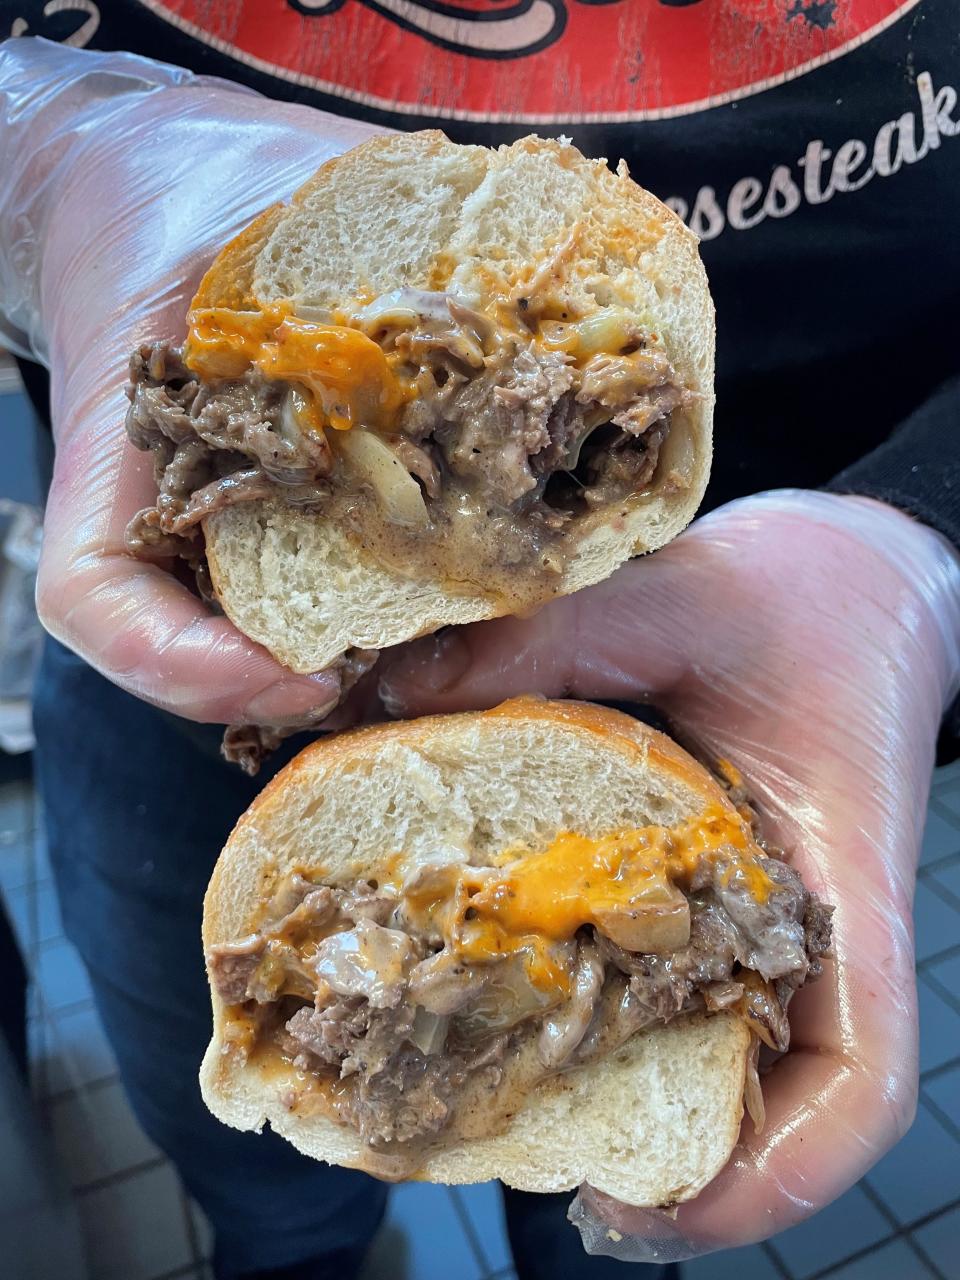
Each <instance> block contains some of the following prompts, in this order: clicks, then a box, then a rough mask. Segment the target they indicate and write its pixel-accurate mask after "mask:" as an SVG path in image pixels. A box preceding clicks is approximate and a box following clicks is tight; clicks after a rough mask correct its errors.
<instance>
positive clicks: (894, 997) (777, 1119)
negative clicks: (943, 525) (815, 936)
mask: <svg viewBox="0 0 960 1280" xmlns="http://www.w3.org/2000/svg"><path fill="white" fill-rule="evenodd" d="M958 645H960V558H958V557H957V555H956V553H955V552H954V550H953V549H952V548H951V547H950V546H949V545H948V544H947V543H946V542H945V541H944V540H943V539H941V538H940V537H939V536H938V535H937V534H935V533H933V532H932V531H931V530H929V529H928V528H926V527H924V526H922V525H919V524H917V523H916V522H914V521H913V520H911V519H909V518H908V517H907V516H905V515H903V514H901V513H900V512H898V511H896V510H894V509H893V508H890V507H886V506H884V505H882V504H880V503H875V502H872V501H870V500H869V499H861V498H849V497H834V496H830V495H826V494H818V493H803V492H792V491H790V492H778V493H769V494H764V495H761V496H759V497H756V498H749V499H745V500H743V501H740V502H736V503H733V504H731V505H730V506H727V507H725V508H722V509H721V510H719V511H716V512H714V513H713V514H711V515H708V516H706V517H705V518H704V519H702V520H700V521H698V522H697V523H696V524H695V525H694V526H693V527H692V528H691V529H689V530H688V531H687V532H686V533H685V534H683V535H682V536H681V537H680V538H678V539H677V541H676V542H674V543H672V544H671V545H670V546H668V547H666V548H664V549H663V550H661V551H658V552H657V553H656V554H655V555H653V556H650V557H648V558H646V559H643V560H637V561H633V562H632V563H630V564H628V565H626V566H624V567H623V568H622V569H620V570H619V572H617V573H616V574H614V576H613V577H612V578H610V579H609V581H607V582H605V583H603V584H602V585H600V586H597V587H593V588H591V589H589V590H587V591H583V592H581V593H580V594H579V595H576V596H572V597H570V598H567V599H564V600H560V601H557V602H556V603H555V604H552V605H550V606H548V607H546V608H544V609H543V610H542V611H541V612H540V613H538V614H536V615H535V616H534V617H533V618H530V619H527V620H521V619H515V618H511V619H501V620H498V621H496V622H490V623H482V624H479V625H477V626H475V627H471V628H466V629H464V630H461V631H451V632H449V633H447V634H446V635H442V636H439V637H436V638H433V639H428V640H422V641H418V642H417V643H416V644H415V645H412V646H410V648H409V649H407V650H406V651H405V652H402V653H400V654H398V655H397V656H396V657H395V659H394V660H393V661H392V664H391V665H390V666H389V667H387V668H386V669H385V670H384V672H383V674H382V676H381V684H380V688H381V696H382V697H383V699H384V702H385V704H386V705H387V707H388V708H389V709H390V710H391V711H392V712H394V713H396V714H405V715H406V714H411V713H421V712H430V711H439V710H444V711H446V710H453V709H461V708H466V707H485V706H489V705H491V704H493V703H496V702H498V701H500V700H501V699H502V698H505V697H507V696H509V695H512V694H517V693H521V692H526V691H539V692H541V693H545V694H548V695H553V696H561V695H570V696H573V697H578V698H603V699H627V700H634V701H639V700H651V701H654V702H655V703H656V704H657V706H658V707H660V708H662V710H663V711H664V712H666V713H667V715H668V716H669V717H670V718H671V720H672V721H673V722H674V723H675V724H676V725H677V726H678V727H679V729H681V730H682V731H683V732H684V733H685V734H688V735H689V736H690V737H691V738H692V739H693V740H694V741H695V742H697V743H698V744H700V745H701V746H702V747H703V748H704V749H705V750H706V751H707V752H708V753H709V754H710V755H711V756H713V757H717V756H719V757H725V758H726V759H728V760H730V761H732V762H733V764H734V765H736V766H737V768H738V769H740V771H741V772H742V773H743V776H744V781H745V785H746V786H747V788H748V789H749V790H750V792H751V793H752V795H753V797H754V798H755V800H756V802H757V803H758V807H759V809H760V812H761V816H762V819H763V823H764V829H765V831H766V832H767V834H768V835H769V836H770V838H771V839H772V840H773V841H775V842H776V843H777V844H779V845H782V846H783V847H784V848H785V849H787V850H788V851H789V852H790V854H791V855H792V858H793V861H794V863H795V865H796V866H797V868H798V869H799V871H800V872H801V874H802V875H803V878H804V880H805V882H806V884H807V885H808V886H809V887H810V888H811V889H814V890H816V892H817V893H819V894H820V895H821V897H822V898H823V899H824V900H825V901H827V902H830V903H834V904H836V914H835V916H834V946H833V952H834V959H833V961H832V963H831V962H828V963H827V965H826V970H825V973H824V976H823V978H821V980H820V981H819V982H817V983H815V984H813V985H811V986H809V987H806V988H804V989H803V990H802V991H801V992H800V993H799V994H798V995H797V996H796V998H795V1000H794V1001H793V1003H791V1005H790V1022H791V1026H792V1041H793V1042H792V1046H791V1049H790V1052H789V1053H788V1054H787V1055H786V1056H785V1057H784V1058H783V1059H781V1060H780V1061H779V1062H778V1063H777V1064H776V1065H775V1066H774V1068H773V1070H772V1071H771V1073H770V1074H769V1075H768V1076H767V1077H766V1079H765V1081H764V1095H765V1100H766V1113H767V1117H766V1124H765V1127H764V1128H763V1130H762V1132H760V1133H755V1132H754V1131H753V1127H752V1125H751V1124H750V1122H749V1121H747V1122H746V1123H745V1124H744V1127H743V1132H742V1134H741V1141H740V1143H739V1145H738V1146H737V1148H736V1151H735V1152H734V1155H733V1158H732V1159H731V1161H730V1163H729V1165H728V1166H727V1167H726V1168H725V1169H724V1171H723V1172H722V1173H721V1174H720V1176H719V1177H718V1178H717V1179H716V1180H715V1181H714V1182H713V1183H712V1184H711V1185H710V1186H709V1187H708V1188H707V1189H706V1190H705V1191H703V1192H702V1193H701V1195H700V1196H699V1197H698V1198H697V1199H696V1200H694V1201H691V1202H690V1203H688V1204H684V1205H682V1206H681V1207H680V1209H679V1212H678V1213H677V1215H676V1218H675V1219H673V1218H671V1217H669V1216H668V1215H667V1214H665V1213H661V1212H657V1211H652V1212H648V1211H640V1210H636V1209H631V1208H628V1207H626V1206H624V1205H620V1204H618V1203H616V1202H614V1201H612V1200H610V1199H608V1198H606V1197H604V1196H601V1195H599V1194H598V1193H596V1192H594V1191H592V1190H591V1189H590V1188H589V1187H584V1188H582V1189H581V1192H580V1194H579V1196H578V1198H577V1199H576V1201H575V1202H574V1204H573V1206H572V1209H571V1217H572V1219H573V1221H574V1222H575V1223H576V1224H577V1226H578V1227H579V1228H580V1231H581V1234H582V1236H583V1240H584V1244H585V1246H586V1248H587V1249H588V1250H589V1251H590V1252H593V1253H606V1254H611V1255H613V1256H615V1257H618V1258H624V1259H630V1260H634V1261H654V1260H656V1261H672V1260H681V1259H683V1258H689V1257H692V1256H695V1255H696V1254H700V1253H706V1252H709V1251H710V1250H713V1249H721V1248H729V1247H732V1246H735V1245H742V1244H746V1243H749V1242H751V1241H755V1240H760V1239H763V1238H765V1237H767V1236H770V1235H773V1234H774V1233H775V1232H777V1231H781V1230H783V1229H784V1228H785V1227H789V1226H790V1225H792V1224H793V1223H795V1222H797V1221H799V1220H800V1219H801V1218H804V1217H806V1216H807V1215H808V1214H811V1213H813V1212H815V1211H816V1210H817V1209H819V1208H822V1207H823V1206H824V1205H826V1204H828V1203H829V1202H830V1201H831V1200H833V1199H834V1198H835V1197H836V1196H838V1195H840V1193H841V1192H842V1191H844V1190H845V1189H846V1188H847V1187H849V1186H850V1185H851V1184H852V1183H853V1182H855V1181H856V1180H857V1179H858V1178H859V1177H861V1175H862V1174H863V1173H865V1172H866V1170H867V1169H868V1168H869V1167H870V1166H871V1165H872V1164H873V1163H874V1161H876V1160H877V1159H878V1158H879V1157H880V1156H881V1155H882V1154H883V1153H884V1152H885V1151H886V1150H887V1149H888V1148H889V1147H890V1146H891V1145H892V1144H893V1143H894V1142H895V1141H896V1140H897V1139H898V1138H899V1137H900V1136H901V1135H902V1134H903V1133H904V1131H905V1130H906V1129H907V1127H908V1126H909V1124H910V1122H911V1120H912V1117H913V1113H914V1108H915V1100H916V1091H917V1005H916V992H915V986H914V970H913V946H912V925H911V906H912V899H913V888H914V872H915V866H916V862H917V851H918V848H919V843H920V837H921V832H922V826H923V819H924V810H925V803H926V798H927V791H928V787H929V781H930V771H931V766H932V763H933V755H934V743H935V738H936V733H937V727H938V724H939V721H940V717H941V714H942V710H943V708H944V705H945V702H946V701H947V699H948V698H949V697H950V696H951V695H952V693H953V691H954V689H955V686H956V681H957V672H958V661H960V659H958ZM570 1140H571V1142H576V1134H573V1133H571V1135H570Z"/></svg>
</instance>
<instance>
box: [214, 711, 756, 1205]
mask: <svg viewBox="0 0 960 1280" xmlns="http://www.w3.org/2000/svg"><path fill="white" fill-rule="evenodd" d="M708 804H711V805H720V806H728V805H729V802H728V801H727V799H726V797H725V795H724V793H723V792H722V790H721V789H720V788H719V787H718V786H717V784H716V783H715V782H714V780H713V779H712V778H711V777H710V776H709V775H708V774H707V773H706V771H705V770H703V769H702V768H701V767H700V766H699V765H698V764H696V763H695V762H694V761H693V760H692V759H691V758H690V757H689V756H687V755H686V754H685V753H684V752H683V751H681V750H680V748H678V747H677V746H676V745H675V744H674V743H672V742H671V741H670V740H669V739H667V738H665V737H664V736H663V735H662V734H659V733H656V732H654V731H653V730H651V729H648V728H647V727H645V726H644V725H641V724H639V723H637V722H636V721H634V720H631V719H630V718H629V717H627V716H623V715H620V714H619V713H617V712H613V711H607V710H602V709H600V708H597V707H591V706H587V705H584V704H577V703H556V702H547V701H543V700H540V699H533V698H520V699H515V700H513V701H511V702H508V703H505V704H504V705H503V706H501V707H498V708H497V709H496V710H494V711H489V712H485V713H476V714H465V715H456V716H446V717H444V716H438V717H431V718H428V719H423V720H418V721H411V722H409V723H405V724H391V725H382V726H377V727H374V728H368V729H362V730H359V731H356V732H353V733H347V734H343V735H340V736H339V737H336V738H330V739H326V740H320V741H318V742H316V743H314V744H313V745H311V746H309V747H307V749H306V750H305V751H302V752H301V753H300V755H299V756H297V757H296V759H295V760H293V761H292V762H291V763H290V764H289V765H288V766H287V768H286V769H284V770H283V772H282V773H280V774H279V775H278V776H277V777H276V778H275V779H274V780H273V782H271V783H270V785H269V786H268V787H267V788H266V789H265V790H264V792H263V793H262V794H261V795H260V796H259V797H258V798H257V799H256V800H255V801H254V803H253V805H251V807H250V808H249V809H248V810H247V812H246V813H245V814H244V816H243V817H242V818H241V819H240V821H239V822H238V824H237V826H236V828H235V829H234V831H233V834H232V835H231V836H230V839H229V841H228V842H227V845H226V847H225V849H224V851H223V853H222V854H221V856H220V860H219V861H218V863H217V866H216V868H215V870H214V873H213V877H212V879H211V881H210V886H209V889H208V891H207V896H206V899H205V902H204V917H203V941H204V946H205V947H209V946H210V945H212V944H213V943H216V942H224V941H228V940H230V939H232V938H236V937H238V936H240V935H241V934H242V933H243V932H244V931H245V930H246V928H247V926H248V923H249V920H250V917H251V914H252V912H253V909H254V907H255V904H256V902H257V900H258V897H259V895H260V894H261V892H262V891H263V887H264V884H265V883H269V882H270V881H271V880H272V879H273V878H274V877H279V876H282V875H283V874H285V872H286V871H288V870H290V869H292V868H293V867H295V866H296V867H301V868H303V867H306V868H315V869H318V870H319V869H321V868H322V871H323V876H324V879H325V880H326V881H327V882H329V883H332V884H336V883H340V882H343V883H346V882H348V881H352V880H353V879H355V878H356V877H357V876H360V875H364V876H370V875H374V874H376V873H377V871H378V869H379V868H380V866H381V864H382V862H383V860H384V859H386V858H388V857H390V856H391V855H395V854H396V853H397V851H398V850H402V852H403V854H404V856H405V859H406V863H407V865H409V866H410V867H413V866H415V865H416V864H417V863H418V861H423V860H424V859H426V858H435V857H436V856H437V850H438V848H442V847H444V846H446V847H448V848H449V849H451V851H452V850H456V849H458V850H460V851H462V850H464V849H475V850H477V851H478V852H481V853H482V852H484V851H494V850H499V849H502V848H504V847H507V846H509V845H510V844H511V843H516V842H518V841H521V840H522V841H523V842H524V843H525V844H528V845H530V846H531V847H533V848H537V847H545V846H546V844H548V843H549V841H550V840H551V839H552V838H553V837H554V836H555V835H556V834H557V833H558V832H559V831H561V830H565V829H566V830H577V831H581V832H583V833H584V834H586V835H602V834H604V833H606V832H609V831H612V830H616V829H622V828H624V827H630V826H635V825H642V824H644V823H647V822H656V823H665V824H673V823H675V822H679V821H682V820H683V819H684V818H688V817H691V816H694V815H696V814H698V813H700V812H702V810H703V809H704V807H706V805H708ZM451 856H456V855H455V854H454V853H453V852H451ZM460 856H462V852H461V855H460ZM224 1018H225V1015H224V1007H223V1004H222V1002H221V1001H220V999H219V997H218V996H217V995H216V993H214V994H213V1023H214V1026H213V1037H212V1040H211V1042H210V1046H209V1048H208V1050H207V1053H206V1055H205V1057H204V1060H203V1065H202V1068H201V1072H200V1083H201V1088H202V1091H203V1097H204V1100H205V1102H206V1104H207V1106H208V1107H209V1108H210V1110H211V1111H212V1112H213V1113H214V1115H216V1116H217V1117H218V1118H219V1119H220V1120H222V1121H223V1122H224V1123H226V1124H229V1125H232V1126H234V1127H235V1128H238V1129H256V1130H260V1129H262V1127H263V1125H264V1123H269V1124H270V1125H271V1127H272V1128H274V1129H275V1130H276V1131H277V1132H278V1133H280V1134H282V1135H283V1136H284V1137H285V1138H287V1139H288V1140H289V1141H290V1142H292V1143H293V1145H294V1146H296V1147H297V1148H298V1149H299V1150H301V1151H303V1152H305V1153H306V1154H307V1155H310V1156H313V1157H314V1158H316V1159H320V1160H327V1161H329V1162H330V1163H332V1164H341V1165H348V1166H351V1167H354V1168H361V1169H362V1168H365V1167H367V1161H366V1158H365V1152H364V1149H363V1148H362V1146H361V1144H360V1142H359V1140H358V1138H357V1136H356V1134H355V1133H354V1132H353V1131H352V1130H351V1129H349V1128H347V1127H345V1126H341V1125H338V1124H336V1123H334V1122H332V1121H331V1120H329V1119H327V1118H325V1117H324V1116H323V1115H316V1114H315V1115H295V1114H291V1113H290V1112H289V1111H288V1110H287V1109H286V1108H285V1107H284V1106H283V1104H282V1102H281V1100H280V1099H281V1095H282V1094H283V1092H284V1089H285V1087H286V1086H287V1085H289V1084H290V1083H292V1082H293V1080H294V1077H295V1073H294V1072H293V1070H292V1068H286V1067H285V1066H280V1067H278V1065H277V1064H273V1065H272V1067H271V1069H270V1070H269V1071H266V1072H263V1071H260V1070H259V1069H258V1068H257V1067H256V1065H248V1064H245V1063H244V1061H243V1060H242V1058H241V1057H240V1056H239V1055H238V1054H237V1053H236V1051H235V1050H233V1049H231V1048H230V1046H229V1044H228V1042H227V1040H226V1039H225V1037H224V1025H225V1022H224ZM748 1049H749V1032H748V1031H747V1029H746V1027H745V1025H744V1023H743V1022H742V1021H740V1020H739V1019H738V1018H736V1017H734V1016H732V1015H728V1014H718V1015H714V1016H712V1017H709V1018H707V1017H691V1018H688V1019H681V1020H680V1021H679V1022H677V1023H675V1024H671V1025H668V1026H666V1027H659V1028H656V1029H653V1030H649V1031H644V1032H641V1033H639V1034H638V1035H636V1036H635V1037H634V1038H633V1039H632V1040H630V1041H629V1042H628V1043H627V1044H626V1045H625V1046H624V1047H623V1048H621V1049H619V1050H617V1051H616V1052H614V1053H613V1054H612V1055H610V1056H608V1057H606V1058H602V1059H600V1060H598V1061H596V1062H593V1063H591V1064H589V1065H587V1066H585V1067H580V1068H578V1069H576V1070H574V1071H570V1072H568V1073H565V1074H564V1075H562V1076H559V1077H555V1078H553V1079H551V1080H547V1081H545V1082H543V1083H542V1084H540V1085H538V1086H536V1087H535V1088H534V1089H533V1090H532V1091H531V1092H529V1093H528V1094H527V1095H526V1096H525V1098H524V1099H523V1101H522V1103H521V1104H520V1105H519V1107H518V1109H517V1111H516V1113H515V1114H514V1115H513V1116H512V1118H511V1119H510V1121H509V1123H508V1124H507V1127H506V1128H505V1129H504V1130H503V1131H502V1132H498V1133H490V1132H489V1126H487V1127H484V1124H483V1119H482V1117H483V1114H484V1113H483V1098H482V1096H481V1095H479V1094H478V1095H476V1096H473V1095H468V1096H465V1097H464V1098H463V1107H464V1109H465V1112H466V1113H467V1114H468V1115H471V1116H473V1120H474V1128H475V1129H477V1130H478V1136H476V1137H473V1138H464V1139H456V1140H453V1141H449V1143H448V1145H440V1146H438V1147H436V1148H435V1149H434V1151H433V1153H432V1154H430V1155H429V1157H428V1158H427V1159H425V1162H424V1164H423V1167H422V1168H421V1170H420V1171H419V1174H418V1176H419V1177H421V1178H423V1179H425V1180H427V1181H432V1182H447V1183H459V1182H480V1181H485V1180H487V1179H489V1178H495V1177H496V1178H501V1179H502V1180H503V1181H504V1182H506V1183H508V1184H509V1185H510V1186H515V1187H519V1188H521V1189H523V1190H528V1191H561V1190H567V1189H570V1188H572V1187H575V1186H577V1185H579V1183H581V1182H583V1181H586V1182H589V1183H591V1184H592V1185H593V1186H595V1187H597V1188H599V1189H600V1190H602V1191H605V1192H607V1193H609V1194H610V1195H613V1196H616V1197H617V1198H618V1199H619V1200H622V1201H624V1202H626V1203H629V1204H635V1205H647V1206H651V1205H658V1204H667V1203H672V1202H676V1201H680V1200H684V1199H688V1198H690V1197H692V1196H694V1195H696V1194H697V1192H698V1191H700V1190H701V1188H702V1187H704V1186H705V1185H706V1184H707V1183H708V1182H709V1181H710V1179H711V1178H713V1177H714V1176H715V1175H716V1174H717V1173H718V1172H719V1170H720V1169H721V1168H722V1167H723V1165H724V1164H725V1163H726V1161H727V1159H728V1158H729V1155H730V1152H731V1151H732V1149H733V1146H734V1143H735V1142H736V1139H737V1134H738V1132H739V1127H740V1120H741V1116H742V1112H743V1102H742V1099H743V1087H744V1077H745V1071H746V1061H747V1053H748ZM509 1081H510V1066H509V1064H508V1069H507V1074H506V1077H505V1083H506V1084H507V1085H509Z"/></svg>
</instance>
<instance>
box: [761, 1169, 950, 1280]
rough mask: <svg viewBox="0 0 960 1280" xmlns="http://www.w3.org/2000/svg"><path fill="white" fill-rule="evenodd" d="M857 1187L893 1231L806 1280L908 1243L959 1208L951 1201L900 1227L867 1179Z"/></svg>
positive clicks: (815, 1279) (819, 1278)
mask: <svg viewBox="0 0 960 1280" xmlns="http://www.w3.org/2000/svg"><path fill="white" fill-rule="evenodd" d="M857 1185H858V1186H860V1187H862V1189H863V1191H864V1194H865V1195H866V1196H867V1198H868V1199H869V1200H870V1201H871V1202H872V1204H873V1206H874V1208H875V1209H876V1210H877V1211H878V1212H879V1213H880V1214H882V1216H883V1217H884V1219H885V1220H886V1221H887V1222H889V1223H892V1224H893V1226H894V1227H895V1230H894V1231H893V1232H892V1233H891V1234H890V1235H888V1236H884V1237H883V1239H882V1240H876V1241H874V1243H873V1244H869V1245H866V1246H865V1247H864V1248H863V1249H858V1250H857V1251H856V1252H855V1253H848V1254H847V1256H846V1257H845V1258H839V1259H838V1260H837V1261H836V1262H831V1263H830V1265H829V1266H828V1267H824V1268H823V1269H822V1270H821V1271H816V1272H814V1274H813V1275H812V1276H810V1277H808V1280H823V1278H824V1277H826V1276H832V1275H833V1274H834V1273H835V1272H837V1271H839V1270H840V1269H841V1268H842V1267H847V1266H849V1265H850V1263H851V1262H859V1261H860V1259H861V1258H866V1257H868V1256H869V1255H870V1254H871V1253H875V1252H876V1251H877V1250H878V1249H883V1248H885V1247H886V1246H887V1245H888V1244H892V1243H893V1242H894V1241H895V1240H900V1239H907V1240H908V1242H909V1236H910V1233H911V1232H913V1231H918V1230H919V1229H920V1228H921V1227H925V1226H927V1224H928V1223H930V1222H933V1221H934V1220H935V1219H937V1218H939V1217H941V1216H942V1215H943V1214H945V1213H950V1212H952V1210H954V1209H956V1208H958V1207H960V1199H957V1200H951V1201H950V1202H949V1204H944V1205H941V1206H940V1208H939V1209H933V1210H931V1212H930V1213H925V1214H923V1215H922V1216H921V1217H919V1218H915V1219H914V1220H913V1221H912V1222H907V1223H904V1224H903V1225H902V1226H901V1225H900V1224H899V1223H898V1222H897V1221H896V1218H895V1217H894V1215H893V1214H892V1213H891V1211H890V1209H889V1207H888V1206H887V1204H886V1202H885V1201H884V1200H883V1198H882V1197H881V1196H880V1195H879V1194H878V1193H877V1192H876V1191H875V1190H874V1189H873V1187H872V1186H871V1185H870V1183H869V1181H868V1179H867V1178H861V1180H860V1182H859V1183H858V1184H857ZM767 1244H769V1241H766V1242H765V1246H764V1247H766V1245H767ZM921 1250H922V1246H921ZM771 1252H773V1250H772V1249H771ZM918 1256H920V1257H923V1260H924V1263H925V1265H929V1266H932V1264H930V1263H927V1259H926V1257H925V1256H924V1255H923V1254H922V1253H920V1252H919V1251H918ZM932 1274H933V1275H935V1276H936V1277H937V1280H946V1277H943V1276H941V1275H940V1272H939V1271H938V1270H937V1269H936V1267H933V1269H932Z"/></svg>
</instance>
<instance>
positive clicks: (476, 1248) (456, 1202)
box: [447, 1187, 490, 1272]
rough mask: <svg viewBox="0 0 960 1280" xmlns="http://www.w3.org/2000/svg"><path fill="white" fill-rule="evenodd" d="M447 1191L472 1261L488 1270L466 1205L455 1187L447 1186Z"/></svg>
mask: <svg viewBox="0 0 960 1280" xmlns="http://www.w3.org/2000/svg"><path fill="white" fill-rule="evenodd" d="M447 1192H448V1194H449V1196H450V1198H451V1200H452V1201H453V1211H454V1213H455V1214H456V1215H457V1217H458V1218H459V1219H460V1227H461V1230H462V1231H463V1234H464V1235H465V1236H466V1237H467V1244H468V1245H469V1246H470V1249H471V1251H472V1253H473V1257H474V1261H475V1262H476V1263H477V1264H478V1266H479V1267H480V1269H481V1271H483V1272H486V1271H488V1270H489V1269H490V1263H489V1262H488V1261H487V1256H486V1254H485V1253H484V1252H483V1248H482V1246H481V1244H480V1239H479V1237H478V1235H477V1233H476V1231H475V1230H474V1226H473V1223H472V1222H471V1221H470V1215H469V1213H467V1207H466V1205H465V1204H464V1203H463V1202H462V1201H461V1199H460V1196H459V1195H458V1194H457V1188H456V1187H447Z"/></svg>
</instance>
